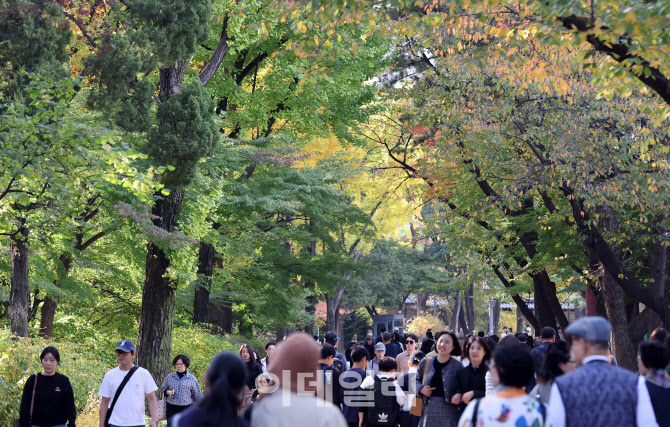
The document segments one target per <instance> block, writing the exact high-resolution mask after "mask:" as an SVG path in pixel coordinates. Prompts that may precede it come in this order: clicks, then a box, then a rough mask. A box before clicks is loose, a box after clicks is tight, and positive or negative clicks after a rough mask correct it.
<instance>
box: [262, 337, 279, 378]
mask: <svg viewBox="0 0 670 427" xmlns="http://www.w3.org/2000/svg"><path fill="white" fill-rule="evenodd" d="M275 348H277V344H275V343H274V342H269V343H267V344H265V357H264V358H262V359H261V366H262V367H263V372H264V373H267V372H268V364H269V363H270V358H271V356H272V353H273V352H274V351H275Z"/></svg>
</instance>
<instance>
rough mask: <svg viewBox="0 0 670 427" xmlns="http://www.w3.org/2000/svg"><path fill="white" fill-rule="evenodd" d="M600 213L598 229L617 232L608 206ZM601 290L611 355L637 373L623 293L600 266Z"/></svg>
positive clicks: (623, 365)
mask: <svg viewBox="0 0 670 427" xmlns="http://www.w3.org/2000/svg"><path fill="white" fill-rule="evenodd" d="M599 211H600V213H601V217H600V219H598V225H599V227H600V228H602V229H604V230H607V231H609V232H612V233H616V232H617V231H618V224H617V221H616V217H615V216H614V212H612V209H611V208H610V207H609V206H603V207H601V208H600V209H599ZM590 257H591V259H592V261H594V260H595V254H593V251H591V254H590ZM599 272H600V275H599V276H600V277H599V281H600V283H601V289H602V292H603V296H604V300H605V309H606V310H607V319H608V320H609V322H610V324H611V325H612V340H611V345H612V353H613V354H614V356H615V357H616V359H617V362H618V363H619V366H621V367H623V368H626V369H628V370H631V371H637V360H636V351H635V349H634V348H633V344H632V342H631V340H630V335H629V334H628V320H627V316H626V303H625V301H624V292H623V289H621V287H620V286H618V285H617V283H616V281H614V279H613V278H612V276H611V275H610V273H609V272H608V271H606V270H605V269H604V268H603V267H602V265H601V266H600V269H599Z"/></svg>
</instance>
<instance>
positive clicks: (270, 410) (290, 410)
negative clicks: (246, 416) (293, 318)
mask: <svg viewBox="0 0 670 427" xmlns="http://www.w3.org/2000/svg"><path fill="white" fill-rule="evenodd" d="M319 355H320V349H319V346H318V344H316V342H314V339H313V338H312V337H310V336H309V335H307V334H305V333H302V332H298V333H294V334H291V335H290V336H289V337H288V338H286V340H285V341H284V342H282V343H281V344H279V345H278V346H277V349H276V350H275V353H274V355H273V359H272V365H270V369H269V373H270V374H271V375H273V380H274V381H275V382H276V383H277V386H278V387H279V389H278V390H276V391H275V392H274V393H272V394H269V395H267V396H265V397H263V399H262V400H261V401H260V402H258V403H256V404H255V405H254V406H253V408H252V410H251V414H250V419H251V426H252V427H265V426H273V427H297V426H310V427H346V426H347V422H346V421H345V419H344V416H343V415H342V411H341V410H340V408H338V407H336V406H335V405H333V404H331V403H329V402H326V401H325V400H323V399H321V398H319V397H317V396H316V391H317V390H316V386H315V385H316V378H317V372H318V369H319V368H318V366H319V363H318V362H319ZM319 373H320V372H319Z"/></svg>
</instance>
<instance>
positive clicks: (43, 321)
mask: <svg viewBox="0 0 670 427" xmlns="http://www.w3.org/2000/svg"><path fill="white" fill-rule="evenodd" d="M58 260H59V261H60V263H61V265H62V266H63V270H64V274H63V277H67V276H68V274H69V273H70V267H71V266H72V259H70V257H69V256H67V255H65V254H60V255H59V256H58ZM53 283H54V285H56V286H57V287H59V288H60V287H61V286H60V282H59V280H58V279H56V280H54V282H53ZM57 308H58V301H56V300H55V299H53V298H51V297H50V296H49V295H47V296H46V297H45V298H44V303H43V304H42V309H41V311H40V336H41V337H42V338H47V339H49V338H51V335H52V334H53V328H54V318H55V317H56V309H57Z"/></svg>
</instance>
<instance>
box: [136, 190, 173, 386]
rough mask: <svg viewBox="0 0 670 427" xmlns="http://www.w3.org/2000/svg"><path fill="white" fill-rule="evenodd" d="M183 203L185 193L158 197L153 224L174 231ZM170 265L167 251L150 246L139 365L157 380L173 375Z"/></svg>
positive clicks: (150, 244)
mask: <svg viewBox="0 0 670 427" xmlns="http://www.w3.org/2000/svg"><path fill="white" fill-rule="evenodd" d="M183 201H184V191H183V190H173V191H172V192H171V193H170V194H169V195H168V196H163V197H161V198H159V199H158V200H157V201H156V204H155V205H154V207H153V209H152V210H151V213H152V214H153V215H154V217H155V219H154V220H153V221H154V224H155V225H156V226H157V227H160V228H162V229H163V230H166V231H168V232H171V231H173V230H174V227H175V224H176V222H177V218H178V216H179V213H180V212H181V207H182V203H183ZM169 266H170V260H169V259H168V257H167V254H166V253H165V251H163V250H162V249H161V248H159V247H158V246H157V245H155V244H153V243H149V244H147V262H146V272H145V278H144V289H143V291H142V312H141V318H140V329H139V334H138V338H137V349H138V354H137V364H138V365H139V366H142V367H143V368H145V369H147V370H148V371H149V372H150V373H151V375H152V376H153V378H156V379H161V378H165V376H166V375H167V374H168V373H169V372H170V360H171V357H170V356H171V352H172V322H173V320H174V311H175V295H176V290H177V282H176V281H175V280H173V279H170V278H169V277H167V276H166V273H167V269H168V267H169Z"/></svg>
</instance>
